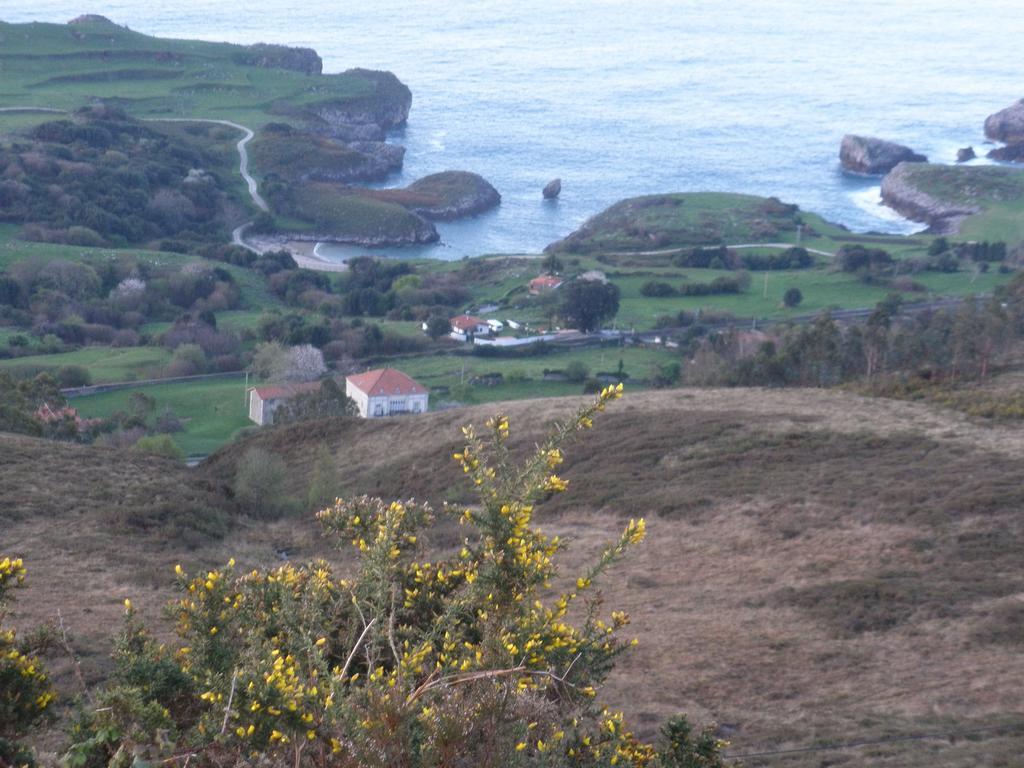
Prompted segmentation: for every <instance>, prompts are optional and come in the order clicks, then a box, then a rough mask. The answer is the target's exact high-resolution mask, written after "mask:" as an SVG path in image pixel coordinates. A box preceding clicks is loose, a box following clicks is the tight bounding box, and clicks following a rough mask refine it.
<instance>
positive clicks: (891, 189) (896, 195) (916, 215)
mask: <svg viewBox="0 0 1024 768" xmlns="http://www.w3.org/2000/svg"><path fill="white" fill-rule="evenodd" d="M920 169H921V165H920V164H918V163H900V164H899V165H897V166H896V167H895V168H894V169H893V170H892V171H890V172H889V173H888V174H887V175H886V177H885V178H884V179H882V201H883V202H884V203H885V204H886V205H888V206H889V207H890V208H892V209H893V210H894V211H896V212H898V213H899V214H900V215H902V216H905V217H906V218H908V219H910V220H911V221H920V222H922V223H925V224H927V225H928V231H929V232H932V233H934V234H955V233H956V232H957V231H959V229H960V223H961V222H962V221H963V220H964V219H965V218H966V217H968V216H972V215H974V214H976V213H979V212H980V211H981V208H980V207H979V206H977V205H968V204H965V203H961V202H955V201H951V200H944V199H941V198H939V197H937V196H935V195H933V194H930V193H929V192H926V191H925V190H924V189H923V185H924V180H923V178H922V175H921V174H920Z"/></svg>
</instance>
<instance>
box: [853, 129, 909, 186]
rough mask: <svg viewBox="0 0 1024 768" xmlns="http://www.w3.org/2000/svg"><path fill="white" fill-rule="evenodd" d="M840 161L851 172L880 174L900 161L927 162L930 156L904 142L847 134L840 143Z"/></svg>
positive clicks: (886, 171)
mask: <svg viewBox="0 0 1024 768" xmlns="http://www.w3.org/2000/svg"><path fill="white" fill-rule="evenodd" d="M839 162H840V163H841V164H842V166H843V169H844V170H847V171H850V172H851V173H860V174H866V175H871V176H879V175H882V174H884V173H888V172H889V171H891V170H892V169H893V168H895V167H896V166H897V165H899V164H900V163H926V162H928V158H927V157H925V156H924V155H919V154H918V153H917V152H915V151H914V150H912V149H911V148H910V147H905V146H903V145H902V144H896V143H894V142H891V141H886V140H885V139H878V138H875V137H873V136H854V135H853V134H847V135H846V136H843V141H842V143H841V144H840V145H839Z"/></svg>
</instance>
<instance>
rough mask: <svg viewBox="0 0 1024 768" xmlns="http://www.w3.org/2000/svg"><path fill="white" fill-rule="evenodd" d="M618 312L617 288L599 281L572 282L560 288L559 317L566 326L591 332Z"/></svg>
mask: <svg viewBox="0 0 1024 768" xmlns="http://www.w3.org/2000/svg"><path fill="white" fill-rule="evenodd" d="M618 311H619V287H618V286H617V285H615V284H613V283H603V282H601V281H599V280H573V281H571V282H570V283H568V284H567V285H565V286H563V288H562V306H561V315H562V318H563V319H564V320H565V322H566V324H567V325H570V326H572V327H573V328H577V329H579V330H580V331H592V330H595V329H597V328H600V327H601V324H602V323H604V322H605V321H606V320H610V319H612V318H613V317H615V315H616V313H617V312H618Z"/></svg>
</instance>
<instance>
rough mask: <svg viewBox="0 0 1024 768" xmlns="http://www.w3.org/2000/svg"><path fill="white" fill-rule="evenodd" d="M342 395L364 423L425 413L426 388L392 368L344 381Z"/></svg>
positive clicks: (358, 375) (355, 376)
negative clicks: (343, 394) (354, 404)
mask: <svg viewBox="0 0 1024 768" xmlns="http://www.w3.org/2000/svg"><path fill="white" fill-rule="evenodd" d="M345 394H347V395H348V396H349V397H351V398H352V399H353V400H354V401H355V403H356V405H357V406H358V407H359V415H360V416H362V417H363V418H364V419H376V418H380V417H382V416H399V415H404V414H407V413H426V412H427V399H428V397H429V395H428V393H427V388H426V387H424V386H423V385H422V384H420V383H419V382H417V381H415V380H414V379H412V378H410V377H408V376H406V375H405V374H404V373H402V372H401V371H396V370H395V369H394V368H377V369H376V370H373V371H367V372H366V373H357V374H356V375H354V376H349V377H347V378H346V379H345Z"/></svg>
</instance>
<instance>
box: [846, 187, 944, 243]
mask: <svg viewBox="0 0 1024 768" xmlns="http://www.w3.org/2000/svg"><path fill="white" fill-rule="evenodd" d="M850 200H852V201H853V204H854V205H855V206H857V207H858V208H859V209H860V210H862V211H864V212H865V213H867V214H869V215H871V216H872V217H874V218H876V219H878V221H879V224H880V229H884V231H885V232H890V233H893V234H901V235H912V234H914V233H916V232H923V231H924V230H925V229H927V228H928V225H927V224H922V223H920V222H918V221H911V220H910V219H905V218H904V217H903V216H901V215H900V214H899V213H897V212H896V211H894V210H893V209H892V208H890V207H889V206H887V205H885V204H883V203H882V188H881V187H880V186H879V187H868V188H866V189H862V190H859V191H857V192H852V193H851V194H850Z"/></svg>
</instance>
